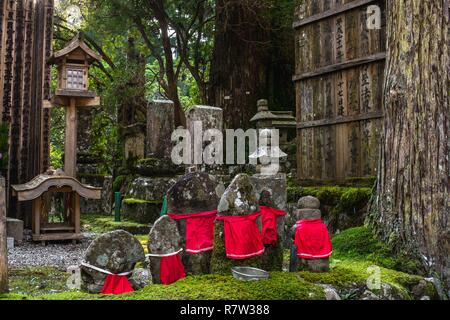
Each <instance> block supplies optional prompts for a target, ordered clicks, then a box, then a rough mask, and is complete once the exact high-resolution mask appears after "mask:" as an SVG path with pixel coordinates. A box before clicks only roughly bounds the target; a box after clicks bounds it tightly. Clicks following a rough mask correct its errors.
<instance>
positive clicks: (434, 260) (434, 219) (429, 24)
mask: <svg viewBox="0 0 450 320" xmlns="http://www.w3.org/2000/svg"><path fill="white" fill-rule="evenodd" d="M448 4H449V2H448V0H434V1H421V0H404V1H398V0H389V1H388V5H387V6H386V8H387V10H388V30H387V41H388V42H387V45H388V55H387V66H386V77H385V119H384V129H383V135H382V139H383V140H382V146H381V162H380V171H379V177H378V178H379V180H378V181H379V183H378V190H377V192H378V195H377V198H376V199H375V203H374V204H375V205H374V208H373V209H374V210H373V211H372V216H371V223H372V224H374V226H375V229H376V230H377V231H378V233H379V235H380V236H381V237H382V238H383V239H384V240H385V241H387V242H388V243H389V244H390V245H392V246H393V248H394V249H396V251H397V252H407V253H412V254H415V255H417V256H418V257H420V258H421V259H422V262H423V263H424V266H425V267H427V269H428V270H429V271H430V272H431V273H434V274H437V275H438V276H440V277H441V278H442V279H443V280H444V281H445V282H444V283H445V285H446V286H447V288H450V212H449V208H450V203H449V202H450V199H449V189H450V186H449V180H450V179H449V172H450V164H449V156H450V140H449V126H450V107H449V104H450V103H449V62H450V60H449V49H450V48H449V44H448V41H449V37H448V35H449V34H448V32H449V31H448V30H449V29H448V27H449V25H448V23H449V15H448V13H449V11H448V10H449V8H448Z"/></svg>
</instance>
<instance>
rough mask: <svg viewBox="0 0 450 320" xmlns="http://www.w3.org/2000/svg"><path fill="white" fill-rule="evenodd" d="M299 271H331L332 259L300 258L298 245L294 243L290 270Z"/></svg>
mask: <svg viewBox="0 0 450 320" xmlns="http://www.w3.org/2000/svg"><path fill="white" fill-rule="evenodd" d="M297 271H311V272H328V271H330V259H329V258H325V259H314V260H312V259H299V258H298V257H297V247H296V246H295V245H293V246H292V247H291V256H290V260H289V272H297Z"/></svg>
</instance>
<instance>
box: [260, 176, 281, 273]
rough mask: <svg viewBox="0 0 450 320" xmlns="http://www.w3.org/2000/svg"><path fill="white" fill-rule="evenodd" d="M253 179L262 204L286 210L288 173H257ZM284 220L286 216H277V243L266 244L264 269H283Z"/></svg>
mask: <svg viewBox="0 0 450 320" xmlns="http://www.w3.org/2000/svg"><path fill="white" fill-rule="evenodd" d="M251 181H252V184H253V186H254V188H255V190H256V192H257V194H258V195H259V205H260V206H267V207H271V208H275V209H279V210H286V205H287V182H286V174H284V173H279V174H276V175H272V176H270V175H262V174H255V175H253V176H252V177H251ZM284 221H285V217H284V216H279V217H277V238H278V239H277V243H276V244H273V245H265V251H264V255H263V269H264V270H266V271H275V270H276V271H281V270H282V268H283V242H284V238H285V236H284V225H285V222H284Z"/></svg>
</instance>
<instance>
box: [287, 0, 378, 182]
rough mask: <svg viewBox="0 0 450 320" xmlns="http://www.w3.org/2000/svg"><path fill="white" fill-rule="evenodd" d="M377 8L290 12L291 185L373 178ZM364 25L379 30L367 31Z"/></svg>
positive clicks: (343, 2)
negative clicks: (293, 16) (294, 177)
mask: <svg viewBox="0 0 450 320" xmlns="http://www.w3.org/2000/svg"><path fill="white" fill-rule="evenodd" d="M384 13H385V8H384V1H381V0H378V1H377V0H323V1H316V0H305V1H303V4H302V5H301V6H300V7H299V8H298V18H299V20H298V21H296V22H295V23H294V28H295V30H296V50H295V51H296V74H295V76H294V81H295V84H296V99H297V129H298V134H297V137H298V141H297V142H298V147H297V153H298V155H297V158H298V169H297V171H298V178H299V180H313V181H318V182H323V181H341V180H345V179H347V178H363V177H373V176H376V171H377V162H378V154H379V151H378V150H379V145H380V142H379V137H380V129H381V124H382V117H383V106H382V102H383V99H382V95H383V79H384V61H385V32H386V30H385V15H384ZM371 19H374V21H377V22H380V24H375V25H371V21H372V20H371Z"/></svg>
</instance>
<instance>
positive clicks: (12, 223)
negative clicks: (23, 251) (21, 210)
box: [6, 218, 23, 245]
mask: <svg viewBox="0 0 450 320" xmlns="http://www.w3.org/2000/svg"><path fill="white" fill-rule="evenodd" d="M6 234H7V237H10V238H14V243H15V244H17V245H20V244H21V243H22V242H23V221H22V220H18V219H11V218H7V219H6Z"/></svg>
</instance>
